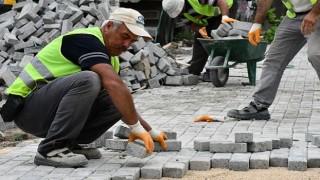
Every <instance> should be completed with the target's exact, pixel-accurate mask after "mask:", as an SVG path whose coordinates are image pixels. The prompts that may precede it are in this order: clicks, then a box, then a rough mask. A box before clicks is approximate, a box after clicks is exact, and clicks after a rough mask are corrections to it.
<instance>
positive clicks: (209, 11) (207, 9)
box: [183, 0, 233, 26]
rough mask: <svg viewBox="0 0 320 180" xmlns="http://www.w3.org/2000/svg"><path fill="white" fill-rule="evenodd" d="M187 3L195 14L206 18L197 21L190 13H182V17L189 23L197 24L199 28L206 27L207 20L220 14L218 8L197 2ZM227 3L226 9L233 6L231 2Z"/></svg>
mask: <svg viewBox="0 0 320 180" xmlns="http://www.w3.org/2000/svg"><path fill="white" fill-rule="evenodd" d="M188 2H189V4H190V5H191V7H192V8H193V10H194V11H195V12H197V13H198V14H200V15H204V16H207V17H206V18H202V19H199V18H197V17H194V16H192V15H191V14H190V13H183V15H184V17H186V18H187V19H188V20H190V21H191V22H193V23H196V24H199V25H201V26H207V25H208V21H207V19H208V18H211V17H212V16H218V15H220V14H221V10H220V8H219V7H216V6H211V5H209V4H206V5H202V4H200V3H199V1H198V0H188ZM227 3H228V7H229V8H230V7H231V6H232V4H233V0H227Z"/></svg>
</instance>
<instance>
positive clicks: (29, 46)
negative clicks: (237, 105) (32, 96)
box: [0, 0, 198, 94]
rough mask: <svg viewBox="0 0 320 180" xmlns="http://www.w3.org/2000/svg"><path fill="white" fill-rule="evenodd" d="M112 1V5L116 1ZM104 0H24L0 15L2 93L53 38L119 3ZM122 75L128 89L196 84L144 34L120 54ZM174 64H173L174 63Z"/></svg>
mask: <svg viewBox="0 0 320 180" xmlns="http://www.w3.org/2000/svg"><path fill="white" fill-rule="evenodd" d="M114 4H116V6H114ZM118 5H119V2H118V3H114V1H107V0H58V1H54V0H39V1H38V3H35V2H33V1H30V0H27V1H23V2H19V3H17V4H15V5H13V7H12V10H10V11H8V12H6V13H4V14H1V15H0V67H1V69H0V80H1V84H2V86H0V91H1V92H2V94H3V92H4V91H5V89H6V88H7V87H8V86H10V85H11V84H12V83H13V81H14V80H15V79H16V77H17V76H18V75H19V74H20V72H21V70H22V69H23V68H24V67H25V66H26V64H27V63H29V62H30V61H31V60H32V59H33V57H34V56H35V55H36V54H37V53H38V52H39V51H40V50H41V49H42V48H43V47H44V46H45V45H47V44H48V43H50V42H51V41H52V40H53V39H55V38H56V37H58V36H60V35H61V34H65V33H67V32H69V31H72V30H74V29H78V28H86V27H99V26H101V24H102V23H103V22H104V21H105V20H106V19H108V18H109V15H110V12H112V11H113V10H115V9H116V8H118ZM120 57H121V58H120V60H121V61H122V63H121V72H120V75H121V77H122V78H123V80H124V81H125V82H126V84H127V86H128V88H129V89H130V90H136V89H139V88H141V87H145V86H147V87H150V88H156V87H159V86H160V85H162V84H166V85H194V84H197V83H198V78H197V76H194V75H189V74H188V72H187V70H186V69H180V68H177V67H175V66H173V65H175V62H174V60H173V59H172V58H170V57H168V56H167V53H166V52H165V51H164V50H163V49H162V48H161V47H160V46H159V45H157V44H154V43H152V42H151V41H150V42H145V41H144V40H143V39H142V38H141V39H139V41H137V42H135V43H133V44H132V46H131V48H130V49H129V50H128V52H125V53H123V54H122V55H121V56H120ZM172 64H173V65H172Z"/></svg>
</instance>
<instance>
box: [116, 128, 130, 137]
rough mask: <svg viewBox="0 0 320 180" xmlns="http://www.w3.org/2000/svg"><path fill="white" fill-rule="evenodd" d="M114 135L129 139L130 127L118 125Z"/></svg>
mask: <svg viewBox="0 0 320 180" xmlns="http://www.w3.org/2000/svg"><path fill="white" fill-rule="evenodd" d="M114 136H116V137H118V138H121V139H128V138H129V136H130V129H129V128H128V127H126V126H123V125H120V126H117V128H116V130H115V132H114Z"/></svg>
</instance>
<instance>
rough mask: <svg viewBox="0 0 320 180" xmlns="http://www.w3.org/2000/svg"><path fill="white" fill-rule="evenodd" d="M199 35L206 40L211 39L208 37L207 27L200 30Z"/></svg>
mask: <svg viewBox="0 0 320 180" xmlns="http://www.w3.org/2000/svg"><path fill="white" fill-rule="evenodd" d="M199 33H200V34H201V36H202V37H203V38H204V39H210V37H209V36H208V33H207V29H206V27H202V28H200V29H199Z"/></svg>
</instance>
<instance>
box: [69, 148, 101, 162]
mask: <svg viewBox="0 0 320 180" xmlns="http://www.w3.org/2000/svg"><path fill="white" fill-rule="evenodd" d="M70 151H71V152H73V153H74V154H82V155H84V156H85V157H86V158H87V159H100V158H101V157H102V155H101V152H100V151H99V149H98V148H88V147H82V146H80V145H75V146H74V147H72V148H70Z"/></svg>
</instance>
